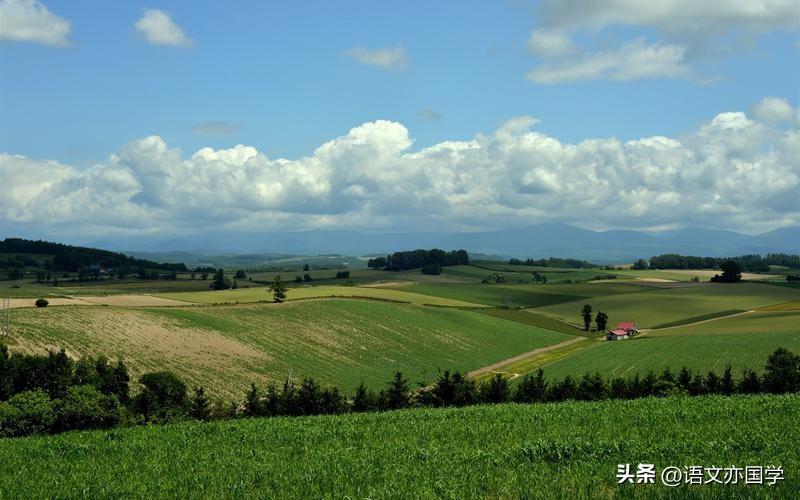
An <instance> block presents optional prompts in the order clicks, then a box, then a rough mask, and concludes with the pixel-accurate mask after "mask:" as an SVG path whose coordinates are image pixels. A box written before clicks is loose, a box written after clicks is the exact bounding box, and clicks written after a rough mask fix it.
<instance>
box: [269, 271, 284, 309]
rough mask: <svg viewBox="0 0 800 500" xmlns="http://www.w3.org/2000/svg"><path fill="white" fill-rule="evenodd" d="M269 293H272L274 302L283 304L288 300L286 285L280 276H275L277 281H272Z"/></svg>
mask: <svg viewBox="0 0 800 500" xmlns="http://www.w3.org/2000/svg"><path fill="white" fill-rule="evenodd" d="M269 291H270V292H272V301H273V302H278V303H281V302H283V301H284V300H286V285H284V284H283V281H281V277H280V275H277V276H275V279H274V280H272V284H271V285H270V286H269Z"/></svg>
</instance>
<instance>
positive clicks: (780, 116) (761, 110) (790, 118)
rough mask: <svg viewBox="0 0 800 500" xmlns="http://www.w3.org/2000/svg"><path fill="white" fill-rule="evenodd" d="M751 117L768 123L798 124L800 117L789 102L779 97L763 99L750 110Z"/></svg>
mask: <svg viewBox="0 0 800 500" xmlns="http://www.w3.org/2000/svg"><path fill="white" fill-rule="evenodd" d="M752 113H753V116H754V117H755V118H757V119H758V120H761V121H764V122H768V123H792V122H794V123H795V124H797V123H800V115H798V114H797V110H796V109H794V108H792V105H791V104H789V101H787V100H786V99H782V98H779V97H765V98H764V99H762V100H761V101H759V102H758V103H756V105H755V106H753V110H752Z"/></svg>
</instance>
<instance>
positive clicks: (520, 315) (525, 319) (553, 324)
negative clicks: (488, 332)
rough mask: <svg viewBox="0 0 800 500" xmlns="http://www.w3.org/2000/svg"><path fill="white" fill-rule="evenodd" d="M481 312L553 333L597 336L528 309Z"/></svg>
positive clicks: (499, 309)
mask: <svg viewBox="0 0 800 500" xmlns="http://www.w3.org/2000/svg"><path fill="white" fill-rule="evenodd" d="M481 312H483V313H485V314H489V315H491V316H494V317H496V318H503V319H508V320H511V321H516V322H518V323H522V324H525V325H533V326H536V327H539V328H545V329H547V330H553V331H554V332H561V333H568V334H570V335H586V336H592V337H596V336H597V335H596V334H594V333H587V332H585V331H583V329H580V328H576V327H575V326H573V325H570V324H568V323H565V322H564V321H561V320H559V319H555V318H551V317H550V316H545V315H544V314H538V313H536V312H534V311H532V310H530V309H503V308H497V309H495V308H486V309H483V310H482V311H481Z"/></svg>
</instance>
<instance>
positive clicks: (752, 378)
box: [739, 368, 761, 394]
mask: <svg viewBox="0 0 800 500" xmlns="http://www.w3.org/2000/svg"><path fill="white" fill-rule="evenodd" d="M739 392H741V393H742V394H757V393H759V392H761V379H760V378H759V377H758V374H757V373H756V372H754V371H753V370H751V369H749V368H748V369H747V370H745V371H744V373H743V374H742V380H741V382H739Z"/></svg>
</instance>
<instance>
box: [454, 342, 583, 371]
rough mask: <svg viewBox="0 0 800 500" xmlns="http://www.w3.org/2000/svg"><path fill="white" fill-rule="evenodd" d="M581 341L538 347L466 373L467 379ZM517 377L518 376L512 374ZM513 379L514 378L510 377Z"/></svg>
mask: <svg viewBox="0 0 800 500" xmlns="http://www.w3.org/2000/svg"><path fill="white" fill-rule="evenodd" d="M583 340H588V339H587V338H586V337H575V338H574V339H569V340H565V341H564V342H561V343H558V344H553V345H549V346H547V347H540V348H539V349H534V350H532V351H528V352H524V353H522V354H518V355H516V356H514V357H513V358H508V359H504V360H503V361H498V362H497V363H492V364H491V365H489V366H484V367H483V368H478V369H477V370H473V371H471V372H469V373H467V376H469V377H477V376H478V375H482V374H484V373H489V372H494V371H497V370H498V369H499V368H502V367H504V366H506V365H508V364H511V363H516V362H517V361H522V360H523V359H528V358H530V357H533V356H536V355H537V354H541V353H543V352H547V351H552V350H554V349H560V348H562V347H566V346H568V345H572V344H575V343H577V342H581V341H583ZM514 375H518V374H514ZM512 378H514V377H512Z"/></svg>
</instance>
